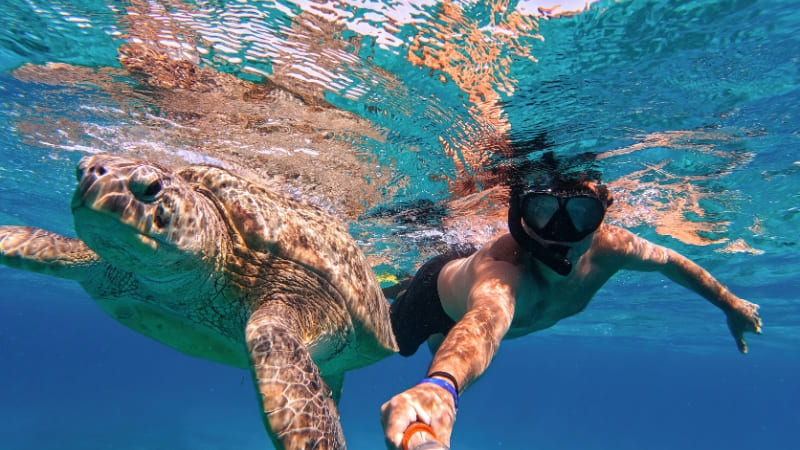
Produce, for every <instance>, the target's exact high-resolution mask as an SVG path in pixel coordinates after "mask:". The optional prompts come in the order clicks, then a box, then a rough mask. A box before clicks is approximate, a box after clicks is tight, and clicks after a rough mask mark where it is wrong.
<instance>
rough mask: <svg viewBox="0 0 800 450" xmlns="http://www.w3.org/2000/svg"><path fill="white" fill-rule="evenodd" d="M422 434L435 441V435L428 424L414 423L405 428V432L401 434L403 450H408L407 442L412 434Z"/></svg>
mask: <svg viewBox="0 0 800 450" xmlns="http://www.w3.org/2000/svg"><path fill="white" fill-rule="evenodd" d="M419 432H424V433H428V434H430V435H431V436H433V438H434V439H436V433H434V432H433V428H431V427H430V426H429V425H428V424H425V423H422V422H414V423H412V424H411V425H409V426H408V428H406V432H405V433H403V450H408V441H410V440H411V436H413V435H414V433H419Z"/></svg>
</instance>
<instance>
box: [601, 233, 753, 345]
mask: <svg viewBox="0 0 800 450" xmlns="http://www.w3.org/2000/svg"><path fill="white" fill-rule="evenodd" d="M615 231H616V232H615V233H614V234H615V235H616V236H617V239H621V240H623V241H624V242H625V245H624V246H619V245H618V246H616V247H617V248H624V253H625V255H626V259H627V261H626V264H625V265H624V268H626V269H630V270H638V271H659V272H661V273H662V274H664V275H665V276H666V277H667V278H669V279H670V280H672V281H674V282H676V283H678V284H680V285H681V286H684V287H686V288H688V289H691V290H692V291H694V292H696V293H698V294H700V295H701V296H703V297H704V298H705V299H706V300H708V301H709V302H710V303H711V304H713V305H714V306H716V307H718V308H719V309H721V310H722V311H723V312H724V313H725V315H726V316H727V318H728V328H729V329H730V331H731V334H732V335H733V337H734V339H735V340H736V346H737V347H738V348H739V351H740V352H742V353H747V343H746V342H745V340H744V333H745V332H753V333H761V318H760V317H759V316H758V305H756V304H754V303H750V302H748V301H746V300H743V299H741V298H739V297H737V296H736V295H734V294H733V293H732V292H730V291H729V290H728V288H726V287H725V286H724V285H723V284H722V283H720V282H719V281H717V279H716V278H714V277H713V276H712V275H711V274H710V273H708V271H707V270H705V269H703V268H702V267H700V266H699V265H698V264H696V263H695V262H693V261H692V260H690V259H689V258H687V257H685V256H683V255H681V254H680V253H678V252H676V251H674V250H671V249H669V248H666V247H662V246H660V245H657V244H654V243H652V242H650V241H648V240H646V239H642V238H640V237H638V236H635V235H634V234H633V233H630V232H628V231H626V230H621V229H617V230H615Z"/></svg>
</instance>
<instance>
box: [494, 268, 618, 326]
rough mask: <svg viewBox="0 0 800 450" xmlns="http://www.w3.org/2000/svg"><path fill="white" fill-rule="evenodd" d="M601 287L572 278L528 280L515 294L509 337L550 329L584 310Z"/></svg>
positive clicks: (593, 282)
mask: <svg viewBox="0 0 800 450" xmlns="http://www.w3.org/2000/svg"><path fill="white" fill-rule="evenodd" d="M600 286H602V283H599V282H597V281H596V280H591V279H586V278H581V277H573V276H571V277H569V278H566V279H563V280H558V281H556V282H552V281H550V282H547V281H543V280H541V279H537V278H536V277H525V279H524V280H522V282H521V283H520V285H519V288H518V290H517V292H516V296H515V298H516V303H515V309H514V318H513V320H512V322H511V328H510V329H509V331H508V333H507V334H506V337H508V338H513V337H518V336H524V335H526V334H529V333H533V332H535V331H539V330H543V329H546V328H550V327H552V326H553V325H555V324H556V323H558V321H560V320H561V319H564V318H567V317H570V316H573V315H575V314H578V313H579V312H581V311H583V310H584V309H585V308H586V306H587V305H588V304H589V302H590V301H591V300H592V298H593V297H594V295H595V294H596V293H597V291H598V290H599V289H600Z"/></svg>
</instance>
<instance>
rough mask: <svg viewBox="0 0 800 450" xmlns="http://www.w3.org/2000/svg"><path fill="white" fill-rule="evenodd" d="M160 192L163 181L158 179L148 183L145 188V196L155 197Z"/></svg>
mask: <svg viewBox="0 0 800 450" xmlns="http://www.w3.org/2000/svg"><path fill="white" fill-rule="evenodd" d="M159 192H161V181H159V180H156V181H153V182H152V183H150V184H148V185H147V188H145V190H144V196H145V197H155V196H156V195H158V193H159Z"/></svg>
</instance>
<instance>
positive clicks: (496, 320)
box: [381, 178, 761, 450]
mask: <svg viewBox="0 0 800 450" xmlns="http://www.w3.org/2000/svg"><path fill="white" fill-rule="evenodd" d="M612 203H613V198H612V196H611V194H610V192H609V191H608V189H607V188H606V187H605V186H604V185H601V184H598V183H597V182H596V181H594V180H589V179H581V178H573V179H567V178H558V179H556V180H555V181H553V182H552V183H551V184H550V185H548V186H547V187H546V188H542V189H527V190H520V189H517V190H515V191H512V195H511V199H510V203H509V212H508V226H509V232H508V233H504V234H502V235H499V236H497V237H495V238H494V239H493V240H492V241H490V242H488V243H487V244H486V245H484V246H483V247H482V248H480V249H479V250H477V251H474V249H473V250H466V251H464V250H462V251H456V252H453V253H449V254H445V255H440V256H437V257H436V258H434V259H432V260H431V261H429V262H428V263H426V264H425V265H423V266H422V267H421V268H420V270H419V271H418V273H417V274H416V275H415V277H414V279H413V280H412V281H411V283H410V285H409V287H408V289H407V290H406V291H405V292H404V293H403V294H401V295H400V296H399V297H398V299H397V300H396V301H395V302H394V303H393V304H392V325H393V327H394V329H395V333H396V336H397V340H398V345H399V346H400V352H401V354H403V355H406V356H407V355H411V354H413V353H414V352H415V351H416V350H417V348H418V347H419V345H420V344H421V343H422V342H424V341H425V340H428V342H429V344H430V345H431V348H433V349H437V348H438V349H437V350H436V351H435V354H434V357H433V361H432V362H431V365H430V367H429V369H428V375H427V376H426V377H425V378H424V379H423V380H422V381H421V382H420V383H419V384H417V385H416V386H414V387H412V388H410V389H408V390H406V391H405V392H402V393H400V394H397V395H395V396H394V397H392V399H391V400H389V401H388V402H386V403H384V404H383V406H382V407H381V416H382V423H383V427H384V432H385V437H386V443H387V447H389V448H393V449H404V450H405V449H407V448H417V449H421V448H431V449H433V448H446V447H443V446H442V445H447V446H449V444H450V435H451V433H452V428H453V423H454V422H455V415H456V406H457V401H458V395H459V394H460V393H462V392H463V391H464V390H465V389H466V388H467V387H469V385H470V384H472V382H474V381H475V380H476V379H477V378H478V377H479V376H480V375H481V374H482V373H483V372H484V371H485V370H486V369H487V368H488V366H489V363H490V362H491V360H492V358H493V357H494V355H495V354H496V353H497V350H498V347H499V346H500V341H501V340H502V339H506V338H514V337H519V336H524V335H526V334H529V333H533V332H535V331H538V330H542V329H545V328H549V327H551V326H553V325H555V324H556V323H557V322H558V321H559V320H561V319H563V318H565V317H569V316H572V315H574V314H577V313H579V312H580V311H582V310H583V309H584V308H586V305H588V304H589V301H591V299H592V297H593V296H594V294H595V293H597V291H598V290H599V289H600V288H601V287H602V286H603V285H604V284H605V283H606V282H607V281H608V280H609V279H610V278H611V277H612V276H613V275H614V274H615V273H617V272H618V271H620V270H636V271H643V272H652V271H658V272H661V273H662V274H663V275H665V276H667V277H668V278H669V279H671V280H672V281H674V282H676V283H678V284H680V285H682V286H685V287H687V288H689V289H691V290H692V291H694V292H696V293H698V294H700V295H701V296H703V297H704V298H705V299H706V300H708V301H709V302H711V304H713V305H714V306H716V307H718V308H720V309H721V310H722V311H723V312H724V313H725V315H726V317H727V321H728V328H729V329H730V332H731V334H732V335H733V338H734V339H735V341H736V345H737V347H738V348H739V351H740V352H742V353H746V352H747V344H746V343H745V340H744V333H745V332H755V333H760V332H761V319H760V318H759V316H758V312H757V310H758V305H755V304H753V303H750V302H748V301H745V300H743V299H741V298H739V297H737V296H735V295H734V294H732V293H731V292H730V291H728V289H726V288H725V286H723V285H722V284H720V283H719V282H718V281H717V280H716V279H715V278H714V277H712V276H711V275H710V274H709V273H708V272H707V271H706V270H704V269H703V268H702V267H700V266H698V265H697V264H695V263H694V262H692V261H690V260H689V259H687V258H686V257H684V256H682V255H680V254H679V253H677V252H675V251H673V250H670V249H668V248H666V247H662V246H660V245H656V244H654V243H652V242H649V241H647V240H646V239H643V238H640V237H638V236H636V235H634V234H633V233H631V232H629V231H627V230H624V229H622V228H619V227H616V226H612V225H608V224H604V223H603V219H604V217H605V213H606V209H607V208H608V206H610V205H611V204H612ZM426 433H427V434H428V435H431V436H432V437H434V438H435V439H436V440H437V441H438V442H439V444H436V443H433V442H431V443H429V444H422V446H419V447H415V446H414V445H415V442H422V441H425V438H426V436H425V434H426ZM430 444H432V445H430Z"/></svg>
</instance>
